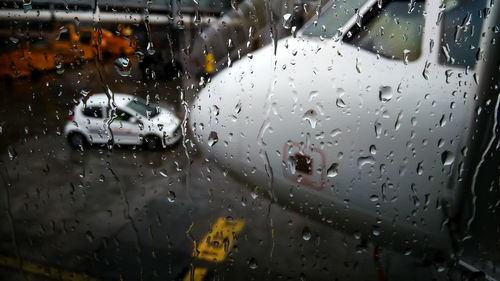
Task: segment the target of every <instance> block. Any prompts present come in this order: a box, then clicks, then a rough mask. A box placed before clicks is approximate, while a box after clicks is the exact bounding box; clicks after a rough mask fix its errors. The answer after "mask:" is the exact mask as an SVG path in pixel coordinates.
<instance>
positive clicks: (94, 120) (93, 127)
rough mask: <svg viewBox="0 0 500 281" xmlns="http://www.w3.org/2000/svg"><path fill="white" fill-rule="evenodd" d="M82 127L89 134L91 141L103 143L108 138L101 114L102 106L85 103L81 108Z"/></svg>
mask: <svg viewBox="0 0 500 281" xmlns="http://www.w3.org/2000/svg"><path fill="white" fill-rule="evenodd" d="M82 115H83V120H82V122H83V124H81V125H80V126H82V127H83V128H85V131H86V132H87V134H88V135H89V138H90V142H91V143H105V142H106V141H107V139H108V131H107V126H106V121H105V119H104V117H103V116H104V115H103V107H102V106H100V105H97V104H96V105H92V104H90V105H87V106H84V107H83V108H82Z"/></svg>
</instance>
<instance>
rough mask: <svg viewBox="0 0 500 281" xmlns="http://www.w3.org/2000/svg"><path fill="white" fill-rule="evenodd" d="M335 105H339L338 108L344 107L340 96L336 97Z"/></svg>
mask: <svg viewBox="0 0 500 281" xmlns="http://www.w3.org/2000/svg"><path fill="white" fill-rule="evenodd" d="M336 104H337V106H338V107H340V108H344V107H345V102H344V100H343V99H341V98H337V102H336Z"/></svg>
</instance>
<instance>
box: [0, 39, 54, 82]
mask: <svg viewBox="0 0 500 281" xmlns="http://www.w3.org/2000/svg"><path fill="white" fill-rule="evenodd" d="M28 43H29V42H28ZM26 45H27V46H28V48H26V49H23V48H21V45H20V44H19V45H18V48H17V49H16V50H11V51H7V52H4V53H2V54H0V78H11V79H16V78H21V77H28V76H30V75H32V73H33V72H34V71H35V72H42V71H45V70H51V69H54V68H56V60H55V58H54V55H53V54H52V53H51V52H47V51H43V49H42V48H34V49H30V48H29V44H26Z"/></svg>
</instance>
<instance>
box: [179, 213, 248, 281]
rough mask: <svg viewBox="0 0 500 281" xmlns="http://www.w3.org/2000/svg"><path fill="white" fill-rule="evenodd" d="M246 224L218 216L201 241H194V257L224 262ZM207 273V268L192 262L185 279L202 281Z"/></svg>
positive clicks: (187, 280) (190, 227) (184, 280)
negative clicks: (196, 265)
mask: <svg viewBox="0 0 500 281" xmlns="http://www.w3.org/2000/svg"><path fill="white" fill-rule="evenodd" d="M244 226H245V222H244V221H242V220H227V219H226V218H223V217H220V218H218V219H217V222H215V224H214V225H213V226H212V229H211V231H210V232H209V233H207V234H206V235H205V236H204V237H203V240H201V242H200V243H197V242H196V241H193V244H194V246H193V257H194V258H197V259H202V260H207V261H210V262H215V263H218V262H222V261H223V260H225V259H226V257H227V254H228V253H229V251H230V250H231V249H232V247H233V245H234V239H235V238H236V235H238V233H240V231H241V230H242V229H243V227H244ZM192 227H193V224H191V225H190V226H189V229H188V230H187V231H186V234H188V233H189V232H190V231H191V229H192ZM197 245H198V246H197ZM207 273H208V269H207V268H205V267H195V266H194V265H193V264H191V266H190V268H189V270H188V272H187V273H186V276H184V279H183V281H202V280H203V278H205V275H207Z"/></svg>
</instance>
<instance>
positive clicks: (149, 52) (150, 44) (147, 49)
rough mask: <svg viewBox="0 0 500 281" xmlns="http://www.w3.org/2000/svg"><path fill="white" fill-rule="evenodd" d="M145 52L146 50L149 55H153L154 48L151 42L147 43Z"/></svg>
mask: <svg viewBox="0 0 500 281" xmlns="http://www.w3.org/2000/svg"><path fill="white" fill-rule="evenodd" d="M146 52H148V54H150V55H154V54H155V52H156V50H155V47H154V46H153V42H151V41H150V42H148V45H147V47H146Z"/></svg>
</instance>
